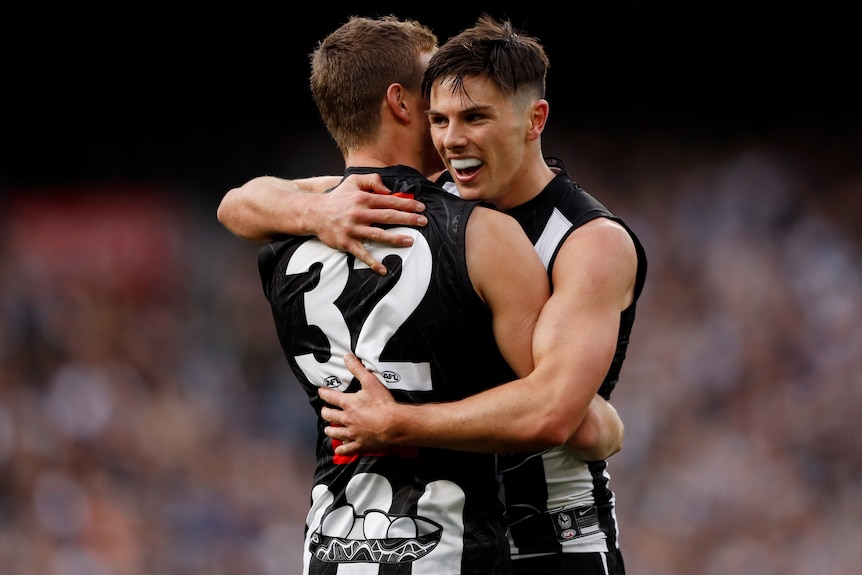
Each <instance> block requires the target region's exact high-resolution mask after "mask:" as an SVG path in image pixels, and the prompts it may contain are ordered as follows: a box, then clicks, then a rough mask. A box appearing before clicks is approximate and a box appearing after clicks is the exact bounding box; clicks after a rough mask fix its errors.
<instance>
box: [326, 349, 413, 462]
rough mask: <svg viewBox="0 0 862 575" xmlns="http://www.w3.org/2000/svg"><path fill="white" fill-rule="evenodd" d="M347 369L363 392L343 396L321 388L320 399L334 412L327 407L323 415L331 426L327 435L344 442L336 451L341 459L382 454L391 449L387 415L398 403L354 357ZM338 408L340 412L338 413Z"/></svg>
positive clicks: (350, 359) (348, 358)
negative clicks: (363, 454) (384, 450)
mask: <svg viewBox="0 0 862 575" xmlns="http://www.w3.org/2000/svg"><path fill="white" fill-rule="evenodd" d="M344 365H346V366H347V369H349V370H350V373H352V374H353V375H354V376H355V377H356V378H357V379H359V382H360V383H361V384H362V389H360V390H359V391H357V392H356V393H344V392H342V391H337V390H335V389H328V388H324V387H322V388H320V390H319V391H318V393H319V395H320V398H321V399H323V401H325V402H326V403H328V404H330V405H333V406H335V408H330V407H324V408H323V409H322V410H321V412H320V414H321V417H323V419H324V420H325V421H328V422H329V424H330V425H329V426H327V427H326V429H324V433H326V435H327V436H329V437H331V438H332V439H337V440H339V441H341V442H342V444H341V445H339V446H338V447H336V448H335V453H336V454H338V455H356V454H358V453H361V452H365V453H367V452H372V451H381V450H383V449H384V448H386V447H389V445H390V441H388V438H389V435H388V432H389V430H388V429H387V427H386V422H387V420H388V416H387V413H392V411H391V410H396V409H398V403H397V402H396V401H395V399H394V398H393V397H392V394H391V393H390V392H389V390H388V389H387V388H386V386H384V385H383V384H382V383H381V382H380V380H379V379H377V376H375V375H374V374H373V373H371V372H370V371H368V370H367V369H365V366H364V365H362V362H360V361H359V359H358V358H357V357H356V356H355V355H352V354H350V355H348V356H347V357H345V358H344ZM336 408H338V409H336Z"/></svg>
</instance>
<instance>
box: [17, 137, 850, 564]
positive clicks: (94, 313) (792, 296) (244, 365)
mask: <svg viewBox="0 0 862 575" xmlns="http://www.w3.org/2000/svg"><path fill="white" fill-rule="evenodd" d="M580 141H581V140H580V139H579V138H578V137H576V136H571V135H567V136H566V137H565V139H564V141H561V142H555V141H554V140H549V142H548V145H547V146H546V147H547V151H548V153H549V154H552V155H556V156H560V157H563V158H565V159H567V162H568V164H569V169H570V173H572V174H573V177H574V178H575V179H576V180H577V181H578V182H579V183H580V184H581V185H583V186H584V187H585V189H587V190H588V191H595V193H596V194H598V195H600V196H601V197H602V198H603V199H604V202H605V203H606V205H608V207H609V208H610V209H611V210H613V211H614V212H615V213H617V214H619V215H620V216H622V217H623V218H625V219H626V221H627V222H629V223H630V225H632V227H634V228H635V230H636V232H637V233H638V234H639V236H640V237H641V238H642V240H643V241H644V244H645V245H646V247H647V250H648V253H649V255H650V280H649V282H647V288H646V291H645V293H644V296H643V299H642V304H641V305H640V306H639V315H640V317H639V319H638V325H637V326H636V327H635V331H634V333H633V336H632V337H633V343H632V346H631V348H630V354H629V359H628V360H627V364H626V367H625V368H624V371H625V373H624V375H623V382H624V383H623V384H622V385H621V386H620V387H619V388H618V390H617V392H616V394H615V398H616V399H615V404H616V405H617V408H618V409H619V411H620V414H621V415H622V417H623V419H624V420H625V422H626V426H627V434H626V443H625V446H624V448H623V451H622V452H621V453H620V454H618V455H616V456H614V457H613V458H612V459H611V461H610V468H609V469H610V472H611V474H612V477H613V482H614V487H615V489H616V491H617V492H618V496H619V501H618V505H619V514H620V516H621V518H620V519H621V521H620V522H621V525H623V531H622V533H621V534H620V536H621V537H622V539H623V542H624V543H623V546H624V548H625V549H627V554H626V563H627V565H628V569H629V571H631V572H632V573H637V574H638V575H676V574H679V575H683V574H685V575H688V574H690V573H702V574H705V575H725V574H727V573H741V572H745V571H754V572H757V573H758V575H772V574H776V575H777V574H779V573H780V574H782V575H793V574H796V573H798V574H800V575H801V574H806V575H807V574H808V573H813V572H816V573H819V574H824V575H831V574H835V575H838V574H845V573H851V572H855V571H857V570H858V569H857V565H858V564H859V563H860V562H862V546H860V545H859V544H858V542H859V541H860V539H862V526H860V523H859V520H858V518H859V517H860V515H862V491H860V490H859V489H858V487H857V486H858V484H859V481H860V479H862V458H860V457H859V455H858V452H859V449H858V441H857V440H856V434H855V433H853V430H854V429H855V427H854V425H855V424H856V422H857V421H859V420H860V418H862V376H860V374H862V353H860V351H862V331H860V330H859V329H858V326H859V325H860V323H862V298H860V297H859V294H860V293H862V231H860V230H862V228H860V226H859V224H860V222H862V201H860V198H862V166H860V165H859V164H858V158H856V157H855V156H854V153H856V152H857V151H858V149H859V144H858V142H855V143H854V142H849V144H850V145H839V144H836V143H834V142H832V141H829V140H819V139H818V138H817V137H816V134H801V135H790V136H788V137H782V138H776V139H775V140H774V141H769V142H764V141H757V142H755V141H747V140H742V139H737V140H733V141H731V140H726V141H723V142H712V143H710V142H704V141H690V140H682V139H676V140H675V139H673V138H671V137H666V138H659V137H647V136H626V137H623V136H614V137H613V138H611V137H610V136H606V137H605V138H604V140H603V137H602V136H601V135H597V134H589V135H587V136H586V137H585V138H584V140H583V141H584V142H589V146H588V145H586V144H584V145H580ZM293 171H295V172H299V171H301V170H293ZM286 173H287V174H288V175H289V174H290V173H291V172H290V170H289V169H288V170H286ZM54 191H56V192H57V193H58V194H51V193H50V192H52V190H41V191H36V192H34V191H33V190H24V191H18V192H16V190H4V194H3V196H2V197H3V198H5V200H4V203H3V205H2V206H0V509H2V513H0V565H3V566H4V568H3V571H4V572H9V573H40V574H45V575H79V574H86V575H151V574H153V573H172V574H173V573H176V574H179V573H182V574H184V575H185V574H188V575H197V574H212V573H226V572H229V573H236V574H242V575H246V574H248V575H252V574H254V575H258V574H259V575H270V574H273V575H274V574H276V573H289V572H291V571H292V570H293V569H294V568H297V567H298V565H299V562H300V558H299V557H300V556H299V553H298V549H297V546H298V545H299V544H300V543H299V542H300V541H302V538H301V537H300V535H299V534H300V533H301V530H302V529H303V525H304V519H305V513H306V511H307V508H308V500H307V497H308V496H307V493H308V491H309V485H310V481H311V469H312V464H313V438H314V437H315V433H314V429H313V420H312V418H311V417H310V415H311V414H310V413H306V412H308V411H310V410H308V409H307V405H306V401H305V398H304V395H303V394H302V392H301V390H300V389H299V386H298V384H297V383H296V382H295V381H294V380H293V378H292V375H291V374H290V372H289V369H288V368H287V366H286V363H285V362H284V359H283V357H282V355H281V351H280V349H279V348H278V346H277V345H274V344H273V342H274V341H275V340H276V338H274V337H273V333H274V332H273V330H274V326H273V325H272V319H271V316H270V313H269V309H268V308H267V304H266V302H265V300H264V298H263V295H262V293H260V288H259V282H257V281H255V278H256V274H257V267H256V265H257V264H256V253H257V246H255V245H251V244H245V243H243V242H240V241H238V240H237V239H236V238H234V237H233V236H230V235H229V234H228V233H227V232H225V231H224V230H223V229H222V228H221V226H220V225H219V224H218V223H217V222H216V220H215V214H214V210H213V209H211V207H210V206H209V205H206V206H205V205H204V203H205V202H202V201H201V200H200V199H199V198H198V199H195V198H194V196H193V195H192V194H183V193H177V192H178V191H177V190H171V189H158V190H152V189H146V190H139V189H129V190H115V189H94V190H71V191H70V190H54ZM180 192H181V191H180ZM214 193H217V192H214Z"/></svg>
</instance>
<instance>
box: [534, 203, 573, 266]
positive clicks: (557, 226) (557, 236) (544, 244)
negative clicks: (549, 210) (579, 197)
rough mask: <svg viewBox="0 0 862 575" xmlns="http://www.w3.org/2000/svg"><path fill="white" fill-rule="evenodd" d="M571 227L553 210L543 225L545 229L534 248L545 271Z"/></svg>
mask: <svg viewBox="0 0 862 575" xmlns="http://www.w3.org/2000/svg"><path fill="white" fill-rule="evenodd" d="M571 227H572V222H571V221H569V220H568V218H566V216H564V215H563V214H562V212H560V210H558V209H557V208H554V213H553V214H551V217H550V218H548V223H546V224H545V229H544V230H542V235H541V236H539V239H538V241H537V242H536V245H535V246H534V247H535V248H536V253H538V254H539V258H540V259H541V260H542V263H543V264H545V269H548V265H550V263H551V258H552V257H553V255H554V253H556V251H557V248H559V246H560V241H561V240H562V239H563V236H564V235H565V234H566V232H568V231H569V229H570V228H571Z"/></svg>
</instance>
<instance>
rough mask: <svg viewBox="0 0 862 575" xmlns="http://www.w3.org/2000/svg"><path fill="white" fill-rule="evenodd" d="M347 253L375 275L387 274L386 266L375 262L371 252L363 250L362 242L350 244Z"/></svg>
mask: <svg viewBox="0 0 862 575" xmlns="http://www.w3.org/2000/svg"><path fill="white" fill-rule="evenodd" d="M411 241H412V238H411ZM347 251H348V252H349V253H351V254H353V255H354V256H355V257H356V259H358V260H359V261H361V262H362V263H364V264H365V265H367V266H368V267H369V268H371V270H372V271H374V272H375V273H378V274H380V275H382V276H385V275H386V274H387V272H388V270H387V269H386V266H384V265H383V263H382V262H380V261H378V260H376V259H375V258H374V256H372V255H371V252H369V251H368V250H367V249H365V246H364V245H363V243H362V242H355V243H353V244H351V245H350V246H349V247H348V248H347Z"/></svg>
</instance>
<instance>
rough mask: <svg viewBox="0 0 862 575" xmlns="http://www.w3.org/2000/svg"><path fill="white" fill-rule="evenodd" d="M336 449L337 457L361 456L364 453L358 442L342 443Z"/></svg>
mask: <svg viewBox="0 0 862 575" xmlns="http://www.w3.org/2000/svg"><path fill="white" fill-rule="evenodd" d="M334 447H335V450H334V451H335V453H336V455H359V454H360V453H361V452H362V446H361V445H360V444H359V442H358V441H350V442H349V443H344V442H341V444H340V445H337V446H334Z"/></svg>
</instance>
